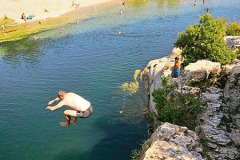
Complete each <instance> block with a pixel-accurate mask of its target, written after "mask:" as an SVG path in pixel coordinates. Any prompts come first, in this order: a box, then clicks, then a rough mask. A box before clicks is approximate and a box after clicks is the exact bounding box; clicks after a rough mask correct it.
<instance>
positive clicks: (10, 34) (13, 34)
mask: <svg viewBox="0 0 240 160" xmlns="http://www.w3.org/2000/svg"><path fill="white" fill-rule="evenodd" d="M84 17H85V16H84V15H79V14H77V11H73V12H72V13H68V14H65V15H62V16H60V17H56V18H48V19H45V20H41V24H39V21H32V20H29V21H27V22H26V23H22V24H16V23H15V22H14V20H12V19H10V18H2V19H0V25H4V26H5V28H6V33H3V32H0V42H6V41H16V40H20V39H23V38H26V37H28V36H30V35H32V34H35V33H39V32H42V31H46V30H50V29H54V28H57V27H60V26H63V25H66V24H68V23H73V22H75V20H76V19H80V18H84Z"/></svg>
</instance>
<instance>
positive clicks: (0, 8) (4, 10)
mask: <svg viewBox="0 0 240 160" xmlns="http://www.w3.org/2000/svg"><path fill="white" fill-rule="evenodd" d="M108 1H111V0H74V1H72V0H34V1H33V0H7V1H6V0H0V4H1V5H0V18H3V17H4V16H7V17H8V18H11V19H13V20H15V22H17V23H23V22H24V20H22V19H21V15H22V13H25V15H26V17H28V16H29V15H33V16H34V17H33V20H42V19H46V18H52V17H59V16H61V15H63V14H65V13H68V12H71V11H74V10H76V9H81V8H84V7H88V6H91V5H95V4H100V3H104V2H108Z"/></svg>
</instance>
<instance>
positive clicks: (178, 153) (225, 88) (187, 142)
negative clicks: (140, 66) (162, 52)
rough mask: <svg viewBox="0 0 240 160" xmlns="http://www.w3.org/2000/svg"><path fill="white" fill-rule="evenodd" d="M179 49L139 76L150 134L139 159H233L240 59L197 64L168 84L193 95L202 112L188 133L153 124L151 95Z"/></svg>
mask: <svg viewBox="0 0 240 160" xmlns="http://www.w3.org/2000/svg"><path fill="white" fill-rule="evenodd" d="M238 38H239V37H227V38H226V41H227V42H228V46H229V47H230V46H231V47H232V46H235V45H236V44H239V43H240V41H238V42H237V41H236V40H237V39H238ZM180 52H181V50H179V49H176V48H175V49H174V50H173V52H172V54H171V55H169V56H167V57H163V58H161V59H157V60H153V61H150V62H149V64H148V65H147V66H146V67H145V69H144V71H143V72H142V77H143V80H144V84H145V88H146V91H147V93H148V95H149V103H148V108H149V110H150V115H152V118H153V121H154V124H155V128H156V130H155V132H154V133H153V134H152V136H151V138H150V139H149V140H147V141H146V143H145V144H144V145H143V150H144V151H146V152H144V153H142V156H141V157H140V159H144V160H157V159H159V160H160V159H199V160H200V159H238V158H239V157H240V155H239V144H240V139H239V137H240V123H239V122H240V113H239V102H240V97H239V92H240V87H239V85H240V84H239V80H240V79H239V77H240V60H238V59H235V60H234V62H233V63H232V64H230V65H221V64H220V63H217V62H211V61H209V60H199V61H197V62H195V63H190V64H189V65H188V66H186V67H185V69H184V71H183V73H182V76H181V77H179V78H177V79H173V81H175V82H177V83H178V85H179V87H178V90H179V91H180V92H182V93H191V94H194V95H196V97H198V98H199V100H200V101H201V103H202V111H201V113H199V115H198V118H197V119H196V120H195V123H196V126H194V128H195V129H194V128H193V130H188V128H187V127H184V126H177V125H172V124H169V123H160V122H158V121H157V117H156V115H157V114H158V113H157V110H156V103H155V102H154V98H153V96H152V93H153V92H154V90H157V89H161V88H163V86H162V79H161V76H165V77H168V76H170V75H171V70H170V68H172V66H173V64H174V57H176V56H177V55H178V54H179V53H180Z"/></svg>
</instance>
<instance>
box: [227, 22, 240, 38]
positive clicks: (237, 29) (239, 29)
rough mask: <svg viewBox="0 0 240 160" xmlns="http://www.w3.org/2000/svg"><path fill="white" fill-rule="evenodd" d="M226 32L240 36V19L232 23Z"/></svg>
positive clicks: (229, 34)
mask: <svg viewBox="0 0 240 160" xmlns="http://www.w3.org/2000/svg"><path fill="white" fill-rule="evenodd" d="M226 33H227V35H228V36H240V21H239V22H238V23H237V21H236V20H235V21H234V22H233V23H230V24H229V25H228V27H227V31H226Z"/></svg>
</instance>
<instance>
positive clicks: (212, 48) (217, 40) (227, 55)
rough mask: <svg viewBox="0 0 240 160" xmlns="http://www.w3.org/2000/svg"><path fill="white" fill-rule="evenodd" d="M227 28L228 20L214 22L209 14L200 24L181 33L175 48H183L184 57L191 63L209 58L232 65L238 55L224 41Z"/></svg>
mask: <svg viewBox="0 0 240 160" xmlns="http://www.w3.org/2000/svg"><path fill="white" fill-rule="evenodd" d="M226 26H227V23H226V20H223V19H215V20H214V19H213V17H212V16H211V15H210V14H208V13H207V14H205V15H204V16H202V17H201V19H200V21H199V23H196V24H194V25H193V26H192V25H190V26H188V28H187V29H186V30H185V31H184V32H182V33H180V35H179V37H178V40H177V41H176V42H175V46H176V47H179V48H183V50H184V52H183V53H182V55H183V56H184V57H185V58H186V59H188V61H189V62H196V61H197V60H199V59H205V58H208V59H210V60H212V61H215V62H219V63H221V64H228V63H231V62H232V61H233V60H234V59H235V58H236V54H235V53H234V52H232V51H231V50H230V49H229V48H227V45H226V42H225V41H224V37H225V36H226V29H225V28H226Z"/></svg>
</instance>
